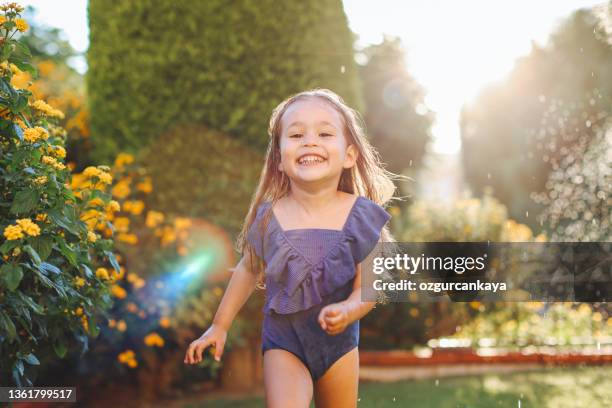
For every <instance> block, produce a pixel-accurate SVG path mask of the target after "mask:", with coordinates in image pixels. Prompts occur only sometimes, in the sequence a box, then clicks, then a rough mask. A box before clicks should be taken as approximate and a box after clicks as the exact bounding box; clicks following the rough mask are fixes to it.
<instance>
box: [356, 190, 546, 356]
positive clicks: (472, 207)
mask: <svg viewBox="0 0 612 408" xmlns="http://www.w3.org/2000/svg"><path fill="white" fill-rule="evenodd" d="M389 212H390V213H391V214H392V215H393V218H392V222H393V223H394V224H393V230H394V233H395V236H396V237H397V240H398V242H477V241H480V242H482V241H487V240H490V241H491V242H529V241H536V242H543V241H546V237H545V236H544V235H543V234H540V235H538V236H534V235H533V232H532V231H531V229H530V228H529V227H528V226H527V225H525V224H520V223H517V222H516V221H514V220H512V219H509V218H508V216H507V209H506V207H505V206H504V205H503V204H501V203H500V202H499V200H497V199H496V198H494V197H493V196H492V194H491V191H490V190H486V191H485V195H484V197H483V198H482V199H479V198H473V197H470V195H469V193H467V192H466V193H465V197H464V198H462V199H460V200H457V201H455V202H452V203H448V204H445V203H442V202H438V201H432V200H427V199H421V200H417V201H415V202H414V203H413V204H412V205H411V206H410V207H409V209H408V210H407V211H405V212H404V211H401V210H400V209H399V208H398V207H391V208H389ZM503 305H504V304H503V303H502V302H499V303H498V304H497V306H496V307H495V308H493V309H491V311H495V310H497V308H503V307H504V306H503ZM472 306H473V305H471V304H470V303H467V302H454V303H449V302H425V301H423V300H422V299H421V300H419V298H418V295H417V294H416V293H411V295H410V297H409V299H407V301H403V302H394V303H390V304H388V305H385V306H377V307H376V308H375V309H374V310H373V311H372V312H371V313H369V314H368V315H366V316H365V317H364V318H363V319H362V320H361V322H362V323H361V327H362V335H361V344H362V346H363V347H364V348H373V349H388V348H407V347H413V346H415V345H423V344H425V343H426V342H427V340H429V339H432V338H437V337H440V336H446V335H451V334H453V333H455V331H456V329H457V327H460V326H461V325H462V324H464V323H467V322H470V321H471V319H472V318H474V317H475V316H476V315H477V314H478V309H476V310H475V309H474V308H473V307H472ZM381 333H384V335H381Z"/></svg>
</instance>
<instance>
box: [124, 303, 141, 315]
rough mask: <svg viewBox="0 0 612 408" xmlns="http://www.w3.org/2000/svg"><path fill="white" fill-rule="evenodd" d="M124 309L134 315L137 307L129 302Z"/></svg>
mask: <svg viewBox="0 0 612 408" xmlns="http://www.w3.org/2000/svg"><path fill="white" fill-rule="evenodd" d="M125 308H126V310H127V311H128V312H130V313H136V312H137V311H138V306H136V303H134V302H129V303H128V304H127V305H126V306H125Z"/></svg>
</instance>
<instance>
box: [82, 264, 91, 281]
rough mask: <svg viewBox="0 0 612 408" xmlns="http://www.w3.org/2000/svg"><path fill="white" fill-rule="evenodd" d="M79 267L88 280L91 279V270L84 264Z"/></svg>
mask: <svg viewBox="0 0 612 408" xmlns="http://www.w3.org/2000/svg"><path fill="white" fill-rule="evenodd" d="M81 266H82V267H83V270H84V271H85V276H87V277H88V278H93V272H92V271H91V269H89V266H87V265H85V264H81Z"/></svg>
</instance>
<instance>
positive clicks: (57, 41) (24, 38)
mask: <svg viewBox="0 0 612 408" xmlns="http://www.w3.org/2000/svg"><path fill="white" fill-rule="evenodd" d="M35 15H36V10H35V9H34V8H33V7H32V6H27V7H26V9H25V10H24V12H23V17H24V18H25V19H26V20H27V21H29V22H30V29H29V30H27V31H25V32H23V33H20V34H19V35H18V36H17V37H16V38H17V39H18V40H19V41H21V42H22V43H24V44H25V45H27V46H28V48H29V49H30V52H31V53H32V60H33V61H34V62H39V61H43V60H44V61H51V62H53V63H55V64H58V65H67V62H68V60H69V59H70V58H72V57H75V56H77V55H78V54H79V53H78V52H76V51H75V50H74V48H72V45H70V42H69V41H68V40H67V39H66V37H65V36H64V35H63V33H62V30H61V29H59V28H56V27H48V26H44V25H40V24H37V22H36V20H35V18H34V17H35ZM70 69H71V70H72V71H73V72H74V73H76V71H74V70H73V69H72V68H70Z"/></svg>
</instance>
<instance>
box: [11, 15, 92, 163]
mask: <svg viewBox="0 0 612 408" xmlns="http://www.w3.org/2000/svg"><path fill="white" fill-rule="evenodd" d="M34 14H35V10H34V9H33V8H32V7H27V8H26V10H25V12H24V15H25V16H26V19H28V16H33V15H34ZM18 38H19V40H20V41H21V42H23V43H25V44H26V45H27V46H28V47H29V48H30V50H31V52H32V63H33V64H34V65H35V66H36V68H37V70H38V72H39V73H40V76H39V77H38V78H36V79H33V78H32V76H31V75H30V74H29V73H28V72H21V73H19V74H18V75H14V76H13V79H12V83H13V85H14V86H15V87H16V88H28V89H29V90H30V91H31V92H32V94H33V95H34V97H35V98H37V99H44V100H46V101H48V102H49V104H51V105H52V106H54V107H56V108H57V109H59V110H61V111H62V112H64V113H65V118H63V119H61V120H60V121H59V124H60V125H61V126H62V127H63V128H64V129H66V131H67V133H68V134H67V138H66V150H67V158H68V160H69V161H70V162H72V163H74V164H75V169H77V170H79V171H80V170H82V169H84V168H85V167H87V165H89V164H90V163H89V159H88V153H89V152H90V150H91V145H90V141H89V113H88V110H87V106H86V99H85V98H86V95H85V81H84V78H83V76H82V75H81V74H80V73H79V72H77V71H76V70H75V69H74V68H72V67H71V66H70V65H69V61H70V59H71V58H73V57H75V56H77V55H78V53H77V52H76V51H75V50H74V49H73V48H72V46H71V45H70V43H69V42H68V41H67V40H65V39H64V37H63V35H62V32H61V30H60V29H58V28H54V27H47V26H44V25H40V24H38V23H36V21H33V22H32V25H31V27H30V28H29V29H28V30H27V31H26V32H24V33H20V36H19V37H18Z"/></svg>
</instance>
